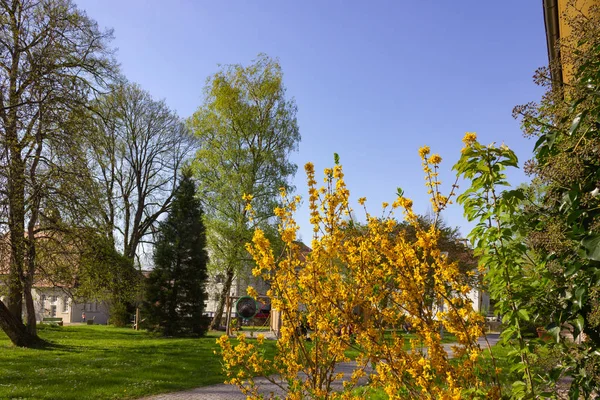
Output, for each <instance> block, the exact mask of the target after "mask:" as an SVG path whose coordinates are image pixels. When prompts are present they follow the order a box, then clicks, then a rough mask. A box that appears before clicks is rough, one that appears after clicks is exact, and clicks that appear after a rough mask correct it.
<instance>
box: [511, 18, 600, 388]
mask: <svg viewBox="0 0 600 400" xmlns="http://www.w3.org/2000/svg"><path fill="white" fill-rule="evenodd" d="M572 11H573V15H574V17H573V18H567V19H566V21H567V23H568V24H569V25H570V28H571V29H572V34H571V35H570V36H569V38H565V40H562V41H561V49H560V50H561V54H562V56H561V58H564V59H565V60H568V61H567V62H568V63H569V67H571V68H572V71H573V72H574V74H573V77H572V78H571V79H570V80H569V82H567V83H566V84H565V85H563V86H558V85H556V84H555V85H553V86H552V85H550V79H549V76H548V73H547V71H544V70H542V71H540V73H539V74H538V81H539V82H540V83H541V84H543V85H545V86H547V87H548V90H547V93H546V94H545V96H544V97H543V99H542V101H541V102H540V103H539V104H528V105H525V106H520V107H517V108H516V109H515V114H516V115H518V116H520V117H521V118H522V125H523V128H524V131H525V133H526V134H527V135H531V136H535V137H537V143H536V146H535V150H534V158H533V160H532V161H531V162H530V163H529V165H528V167H529V171H530V172H531V173H533V174H535V176H536V177H537V179H536V180H534V186H536V187H537V190H538V191H539V194H540V195H539V198H538V200H537V202H536V204H535V205H533V206H530V207H527V208H526V210H525V211H526V213H527V219H528V220H529V230H528V232H527V240H528V244H529V245H530V247H531V248H532V249H533V250H534V251H535V253H536V254H537V256H538V257H537V261H538V262H539V263H541V264H544V265H545V266H546V270H545V271H544V277H545V278H546V279H548V280H549V281H550V282H552V286H551V287H549V289H550V290H548V291H547V292H548V296H550V297H552V298H553V304H554V307H553V309H552V310H550V313H549V314H550V316H551V319H552V322H553V326H554V327H553V329H550V330H549V333H550V334H552V335H553V336H554V337H555V338H557V339H559V334H560V330H561V329H563V330H565V329H568V330H570V331H571V333H572V335H573V336H574V337H578V336H579V335H580V334H581V333H582V332H583V334H584V335H583V336H581V337H580V338H583V337H584V338H585V339H586V340H584V341H583V343H581V344H579V345H578V346H575V347H573V346H568V345H567V344H565V343H561V344H560V346H561V347H562V351H563V357H562V360H561V366H562V372H563V373H565V374H568V375H571V376H572V377H573V378H574V381H573V384H572V385H571V391H570V394H569V395H570V397H571V398H577V396H578V395H579V394H581V395H583V396H585V397H589V396H590V395H591V392H592V390H593V389H594V388H597V387H599V385H600V368H599V365H600V324H599V323H600V321H599V320H598V319H597V310H598V309H599V307H600V303H599V302H598V297H597V295H596V291H597V287H598V286H599V285H600V262H599V261H600V240H599V238H600V196H598V194H599V192H600V186H599V182H600V157H599V156H598V155H599V151H600V94H599V93H600V92H599V88H600V73H599V71H600V62H599V60H600V9H598V8H597V7H595V8H593V7H592V8H590V9H589V13H588V14H587V15H586V16H584V15H582V14H581V13H580V11H578V10H575V9H573V10H572Z"/></svg>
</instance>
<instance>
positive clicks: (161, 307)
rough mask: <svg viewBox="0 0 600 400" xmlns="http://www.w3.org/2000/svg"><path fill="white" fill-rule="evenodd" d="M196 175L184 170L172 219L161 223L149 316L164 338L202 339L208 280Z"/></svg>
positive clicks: (148, 295)
mask: <svg viewBox="0 0 600 400" xmlns="http://www.w3.org/2000/svg"><path fill="white" fill-rule="evenodd" d="M195 193H196V185H195V184H194V181H193V180H192V177H191V173H190V172H189V171H184V173H183V174H182V178H181V181H180V183H179V187H178V188H177V191H176V194H175V197H174V200H173V204H172V207H171V210H170V212H169V215H168V217H167V219H166V220H165V221H163V222H161V223H160V226H159V233H158V239H157V242H156V244H155V247H154V270H153V271H152V272H151V273H150V276H149V278H148V286H147V292H146V303H145V311H146V314H147V315H146V318H147V321H148V322H149V324H150V326H151V329H155V330H158V331H160V332H162V333H163V334H164V335H165V336H177V335H202V334H204V333H205V332H206V328H207V325H208V321H206V322H205V320H206V319H205V318H203V317H202V313H203V311H204V300H205V298H206V293H205V289H204V285H205V281H206V278H207V271H206V265H207V263H208V254H207V252H206V233H205V228H204V224H203V221H202V214H203V211H202V208H201V205H200V200H198V199H197V198H196V197H195Z"/></svg>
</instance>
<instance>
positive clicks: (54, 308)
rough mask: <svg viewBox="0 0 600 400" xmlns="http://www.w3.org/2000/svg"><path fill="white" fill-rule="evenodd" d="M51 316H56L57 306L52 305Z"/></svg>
mask: <svg viewBox="0 0 600 400" xmlns="http://www.w3.org/2000/svg"><path fill="white" fill-rule="evenodd" d="M50 317H52V318H54V317H56V306H54V305H53V306H50Z"/></svg>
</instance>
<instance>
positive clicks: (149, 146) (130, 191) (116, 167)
mask: <svg viewBox="0 0 600 400" xmlns="http://www.w3.org/2000/svg"><path fill="white" fill-rule="evenodd" d="M95 113H96V116H95V122H96V123H95V125H94V129H95V130H96V133H95V134H92V135H91V136H90V138H91V140H90V148H91V159H92V160H93V162H94V163H95V168H94V173H95V177H96V180H97V181H98V182H99V183H100V186H101V187H102V190H101V192H102V194H103V195H104V202H105V207H104V210H103V212H102V213H101V218H102V221H101V222H102V225H103V226H104V228H105V229H104V231H105V233H106V235H108V236H109V237H110V238H111V239H112V240H113V242H114V243H115V244H116V245H117V247H120V249H121V250H122V252H123V255H125V256H126V257H128V258H130V259H134V258H135V257H136V254H137V251H138V249H139V247H140V245H141V244H143V243H145V242H148V241H149V240H148V239H149V236H150V235H151V234H152V233H153V232H154V228H155V225H156V223H157V221H158V219H159V218H160V216H161V215H163V214H164V213H165V212H167V211H168V209H169V207H170V205H171V201H172V199H173V195H174V193H175V189H176V186H175V183H176V182H177V176H178V174H179V172H180V169H181V167H182V165H183V164H184V162H185V161H186V160H187V159H188V158H189V157H190V156H192V155H193V153H194V151H195V150H196V146H195V143H196V139H195V138H194V136H193V135H192V134H191V133H190V132H189V131H188V129H187V128H186V126H185V125H184V124H183V122H182V120H181V119H180V118H179V117H178V116H177V114H176V113H175V112H173V111H172V110H170V109H169V108H168V107H167V105H166V104H165V102H164V101H156V100H153V99H152V97H151V96H150V94H149V93H147V92H146V91H144V90H142V89H141V88H140V87H139V86H138V85H135V84H123V85H120V86H119V87H117V88H115V90H113V91H112V92H111V94H109V95H106V96H104V97H102V98H101V99H99V101H98V102H97V104H96V106H95Z"/></svg>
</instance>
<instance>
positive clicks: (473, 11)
mask: <svg viewBox="0 0 600 400" xmlns="http://www.w3.org/2000/svg"><path fill="white" fill-rule="evenodd" d="M78 4H79V6H80V7H81V8H82V9H84V10H86V12H87V13H88V15H89V16H90V17H92V18H94V19H95V20H96V21H98V23H99V24H100V26H101V27H106V28H114V34H115V40H114V42H113V45H114V46H115V47H117V48H118V52H117V58H118V60H119V61H120V63H121V66H122V70H123V72H124V74H125V75H126V76H127V78H128V79H129V80H131V81H133V82H137V83H139V84H140V85H141V86H142V87H143V88H144V89H146V90H148V91H149V92H150V93H151V94H152V95H153V96H154V97H155V98H157V99H165V100H166V102H167V104H169V106H170V107H171V108H173V109H175V110H176V111H177V112H178V113H179V114H180V115H181V116H182V117H184V118H185V117H188V116H190V115H191V114H192V113H193V112H194V111H195V110H196V109H197V108H198V107H199V106H200V105H201V103H202V89H203V87H204V85H205V82H206V78H207V77H208V76H209V75H211V74H213V73H214V72H216V71H217V70H218V65H219V64H232V63H242V64H248V63H250V62H251V60H253V59H254V58H255V57H256V55H257V54H258V53H261V52H262V53H266V54H268V55H269V56H271V57H277V58H278V59H279V60H280V63H281V66H282V68H283V71H284V82H285V85H286V87H287V94H288V96H289V97H293V98H295V100H296V103H297V106H298V115H297V117H298V123H299V126H300V132H301V135H302V142H301V144H300V151H299V152H298V153H296V154H294V155H293V156H292V159H293V161H294V162H296V163H297V164H298V165H299V170H298V174H297V176H296V178H295V184H296V186H297V188H298V193H299V194H301V195H304V194H305V187H306V185H305V183H304V181H305V179H304V178H305V177H304V172H303V165H304V164H305V163H306V162H308V161H312V162H314V163H315V166H316V169H317V171H321V170H322V169H323V168H325V167H328V166H331V164H332V163H333V153H334V152H337V153H339V155H340V157H341V161H342V164H343V166H344V170H345V173H346V180H347V184H348V186H349V189H350V191H351V194H352V197H353V199H357V198H359V197H362V196H366V197H367V198H368V202H367V204H368V206H369V210H370V212H371V213H373V214H378V213H379V210H380V207H381V202H383V201H389V202H391V201H393V200H394V193H395V191H396V189H395V188H396V187H398V186H400V187H402V188H403V189H404V191H405V193H406V196H407V197H410V198H412V199H413V200H414V202H415V211H416V212H418V213H426V212H427V210H428V208H429V203H428V200H427V192H426V189H425V187H424V185H423V183H424V180H423V174H422V172H421V169H420V168H421V167H420V160H419V156H418V153H417V150H418V148H419V147H420V146H422V145H425V144H427V145H429V146H430V147H431V148H432V151H433V152H437V153H439V154H440V155H441V156H442V158H443V159H444V162H443V164H442V170H443V171H442V174H441V177H442V180H443V181H444V182H445V183H446V184H447V188H448V189H449V186H450V184H451V183H452V182H451V181H453V176H454V174H453V173H452V172H451V171H450V169H451V167H452V164H453V163H454V162H455V161H456V160H457V159H458V157H459V151H460V148H461V144H462V143H461V138H462V137H463V135H464V133H465V132H466V131H475V132H477V133H478V136H479V138H480V140H481V141H482V142H484V143H491V142H493V141H495V142H497V143H502V142H504V143H506V144H507V145H508V146H510V147H511V148H513V149H514V150H516V152H517V154H518V156H519V159H520V161H521V165H522V163H523V162H524V161H526V160H527V159H528V158H529V157H530V154H531V149H532V148H533V142H532V141H531V140H527V139H524V138H523V137H522V135H521V131H520V129H519V123H518V122H517V121H515V120H514V119H513V118H512V116H511V110H512V108H513V107H514V106H515V105H517V104H522V103H526V102H529V101H535V100H538V99H539V98H540V96H541V94H542V91H541V89H540V88H538V87H536V86H535V85H534V84H533V82H532V75H533V73H534V71H535V69H536V68H538V67H541V66H544V65H546V64H547V51H546V42H545V36H544V23H543V14H542V4H541V2H540V1H523V0H506V1H503V2H500V3H498V2H489V1H481V0H461V1H444V0H429V1H406V0H396V1H368V2H367V1H333V0H332V1H281V0H280V1H266V0H265V1H263V0H261V1H193V0H170V1H164V0H144V1H142V0H126V1H122V0H121V1H116V0H79V1H78ZM510 178H511V180H512V181H513V182H514V183H515V184H518V183H520V182H522V181H524V180H526V179H527V178H526V177H525V176H524V175H523V173H522V172H520V171H515V172H512V173H511V174H510ZM463 189H464V187H463ZM356 208H357V215H358V216H360V210H359V209H358V207H356ZM298 218H299V221H300V223H301V225H302V230H301V233H302V236H303V239H304V240H305V241H306V242H310V237H311V229H310V227H309V226H308V225H307V220H308V219H307V211H306V208H305V207H304V208H302V209H301V210H300V212H299V215H298ZM444 218H445V220H446V221H447V223H448V224H450V225H452V226H459V227H461V231H462V233H463V234H465V235H466V233H467V232H468V229H469V227H470V226H469V224H467V223H466V221H465V220H464V218H463V217H462V210H461V209H460V208H459V207H458V206H454V207H452V208H450V209H448V210H447V211H446V212H445V213H444Z"/></svg>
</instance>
